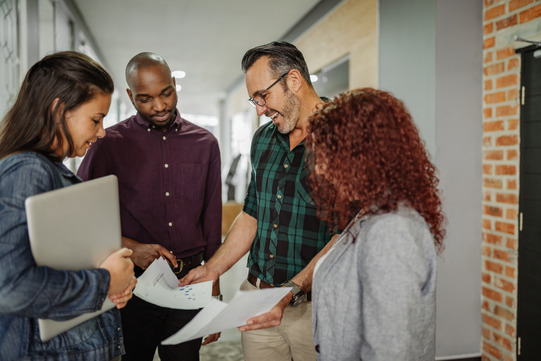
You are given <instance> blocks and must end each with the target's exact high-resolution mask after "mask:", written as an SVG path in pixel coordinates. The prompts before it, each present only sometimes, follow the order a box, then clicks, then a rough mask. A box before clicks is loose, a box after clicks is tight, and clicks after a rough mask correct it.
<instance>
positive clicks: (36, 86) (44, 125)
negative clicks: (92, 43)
mask: <svg viewBox="0 0 541 361" xmlns="http://www.w3.org/2000/svg"><path fill="white" fill-rule="evenodd" d="M113 90H114V85H113V80H112V79H111V77H110V75H109V74H108V73H107V72H106V71H105V70H104V69H103V67H102V66H101V65H100V64H98V63H97V62H96V61H94V60H92V59H91V58H90V57H88V56H86V55H84V54H81V53H77V52H73V51H67V52H59V53H55V54H52V55H48V56H46V57H44V58H43V59H42V60H41V61H39V62H37V63H36V64H34V65H33V66H32V67H31V68H30V70H29V71H28V73H27V74H26V77H25V79H24V81H23V83H22V85H21V89H20V90H19V94H18V96H17V99H16V100H15V104H14V105H13V107H11V109H10V110H9V111H8V112H7V114H6V116H5V117H4V119H3V121H2V124H0V125H1V128H0V159H2V158H4V157H6V156H8V155H10V154H13V153H17V152H24V151H33V152H37V153H41V154H43V155H44V156H46V157H47V158H49V159H50V160H52V161H61V160H62V157H61V156H59V155H57V154H55V149H53V142H54V141H55V139H56V140H57V142H58V143H57V144H56V146H57V148H61V147H62V136H61V131H62V132H63V133H64V135H65V137H66V140H67V142H68V145H69V150H68V153H67V154H72V153H73V139H72V138H71V135H70V134H69V131H68V128H67V125H66V119H65V117H64V114H65V112H66V111H68V110H74V109H76V108H77V107H79V106H81V105H83V104H84V103H86V102H88V101H90V100H91V99H92V98H93V97H94V96H96V95H97V94H112V93H113ZM55 99H58V100H59V101H57V102H56V106H55V107H54V108H52V104H53V103H54V100H55ZM58 123H59V124H60V126H58Z"/></svg>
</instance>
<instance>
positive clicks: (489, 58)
mask: <svg viewBox="0 0 541 361" xmlns="http://www.w3.org/2000/svg"><path fill="white" fill-rule="evenodd" d="M493 54H494V53H493V52H492V51H488V50H485V56H484V57H483V64H488V63H492V60H493Z"/></svg>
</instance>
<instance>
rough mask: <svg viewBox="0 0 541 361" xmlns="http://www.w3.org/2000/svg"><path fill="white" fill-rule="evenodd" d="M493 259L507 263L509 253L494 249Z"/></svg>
mask: <svg viewBox="0 0 541 361" xmlns="http://www.w3.org/2000/svg"><path fill="white" fill-rule="evenodd" d="M493 257H494V258H496V259H499V260H501V261H505V262H509V261H510V259H509V253H507V252H505V251H502V250H501V249H494V252H493Z"/></svg>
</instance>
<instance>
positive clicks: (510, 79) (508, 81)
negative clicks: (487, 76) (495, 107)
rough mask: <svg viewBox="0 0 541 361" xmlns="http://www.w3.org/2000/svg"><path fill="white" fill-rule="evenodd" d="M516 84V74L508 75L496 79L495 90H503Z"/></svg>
mask: <svg viewBox="0 0 541 361" xmlns="http://www.w3.org/2000/svg"><path fill="white" fill-rule="evenodd" d="M517 84H518V74H509V75H505V76H502V77H500V78H498V79H496V88H505V87H509V86H515V85H517Z"/></svg>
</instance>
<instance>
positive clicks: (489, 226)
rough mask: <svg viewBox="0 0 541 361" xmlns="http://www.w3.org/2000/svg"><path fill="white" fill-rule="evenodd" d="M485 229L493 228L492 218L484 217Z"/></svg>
mask: <svg viewBox="0 0 541 361" xmlns="http://www.w3.org/2000/svg"><path fill="white" fill-rule="evenodd" d="M483 229H486V230H489V231H491V230H492V221H491V220H490V219H483Z"/></svg>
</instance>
